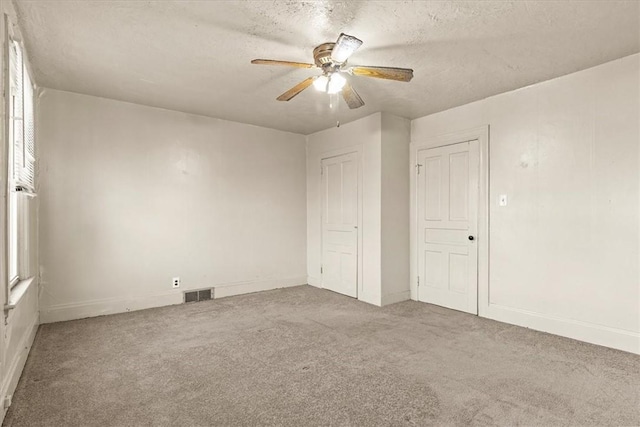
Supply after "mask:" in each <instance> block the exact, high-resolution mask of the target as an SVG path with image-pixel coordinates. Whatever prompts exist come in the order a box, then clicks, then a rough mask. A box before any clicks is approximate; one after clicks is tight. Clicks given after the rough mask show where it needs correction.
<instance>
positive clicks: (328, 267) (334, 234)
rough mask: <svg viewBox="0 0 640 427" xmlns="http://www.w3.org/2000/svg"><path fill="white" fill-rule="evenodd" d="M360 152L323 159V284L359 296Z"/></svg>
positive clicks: (343, 292)
mask: <svg viewBox="0 0 640 427" xmlns="http://www.w3.org/2000/svg"><path fill="white" fill-rule="evenodd" d="M357 271H358V156H357V154H356V153H349V154H344V155H341V156H336V157H331V158H328V159H323V160H322V287H323V288H325V289H329V290H332V291H335V292H339V293H341V294H344V295H348V296H351V297H354V298H355V297H357V295H358V292H357V288H358V287H357Z"/></svg>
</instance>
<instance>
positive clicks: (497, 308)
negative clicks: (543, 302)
mask: <svg viewBox="0 0 640 427" xmlns="http://www.w3.org/2000/svg"><path fill="white" fill-rule="evenodd" d="M481 316H482V317H486V318H489V319H493V320H497V321H499V322H505V323H510V324H512V325H518V326H524V327H526V328H531V329H534V330H536V331H542V332H548V333H550V334H554V335H560V336H563V337H567V338H573V339H576V340H579V341H585V342H588V343H591V344H598V345H602V346H605V347H611V348H615V349H618V350H623V351H628V352H630V353H635V354H640V334H639V333H637V332H631V331H625V330H622V329H617V328H610V327H607V326H602V325H597V324H594V323H588V322H582V321H578V320H572V319H566V318H562V317H554V316H549V315H546V314H540V313H535V312H531V311H527V310H521V309H517V308H513V307H506V306H501V305H497V304H490V305H489V307H488V308H485V310H481Z"/></svg>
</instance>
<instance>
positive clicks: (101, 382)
mask: <svg viewBox="0 0 640 427" xmlns="http://www.w3.org/2000/svg"><path fill="white" fill-rule="evenodd" d="M5 425H7V426H45V425H46V426H164V425H175V426H200V425H221V426H235V425H290V426H311V425H358V426H375V425H382V426H395V425H504V426H514V425H544V426H548V425H640V356H637V355H632V354H628V353H624V352H620V351H616V350H611V349H608V348H604V347H598V346H595V345H590V344H585V343H582V342H578V341H573V340H570V339H565V338H561V337H556V336H553V335H548V334H544V333H539V332H535V331H531V330H528V329H525V328H520V327H516V326H510V325H506V324H502V323H498V322H494V321H490V320H486V319H482V318H479V317H476V316H472V315H468V314H463V313H459V312H456V311H451V310H447V309H444V308H440V307H436V306H432V305H428V304H423V303H418V302H413V301H408V302H403V303H399V304H395V305H392V306H388V307H385V308H376V307H373V306H370V305H367V304H364V303H361V302H358V301H357V300H354V299H351V298H348V297H343V296H341V295H337V294H334V293H331V292H329V291H324V290H319V289H315V288H312V287H309V286H301V287H295V288H289V289H282V290H275V291H269V292H263V293H257V294H251V295H244V296H238V297H231V298H224V299H220V300H214V301H209V302H202V303H192V304H187V305H180V306H172V307H163V308H158V309H151V310H144V311H138V312H133V313H126V314H119V315H113V316H104V317H97V318H91V319H84V320H78V321H71V322H63V323H55V324H48V325H42V326H41V327H40V329H39V331H38V335H37V337H36V341H35V344H34V346H33V349H32V351H31V355H30V356H29V359H28V361H27V365H26V367H25V370H24V373H23V375H22V378H21V380H20V383H19V385H18V388H17V391H16V393H15V395H14V399H13V404H12V406H11V407H10V409H9V412H8V414H7V416H6V418H5Z"/></svg>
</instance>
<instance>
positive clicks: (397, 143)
mask: <svg viewBox="0 0 640 427" xmlns="http://www.w3.org/2000/svg"><path fill="white" fill-rule="evenodd" d="M410 141H411V122H410V121H409V120H408V119H405V118H402V117H398V116H394V115H391V114H386V113H383V114H382V154H381V159H382V229H381V232H382V236H381V240H382V244H381V247H382V264H381V268H382V284H381V286H382V305H386V304H393V303H395V302H399V301H405V300H408V299H409V281H410V280H409V143H410Z"/></svg>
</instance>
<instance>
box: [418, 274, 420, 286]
mask: <svg viewBox="0 0 640 427" xmlns="http://www.w3.org/2000/svg"><path fill="white" fill-rule="evenodd" d="M418 286H420V276H418Z"/></svg>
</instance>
